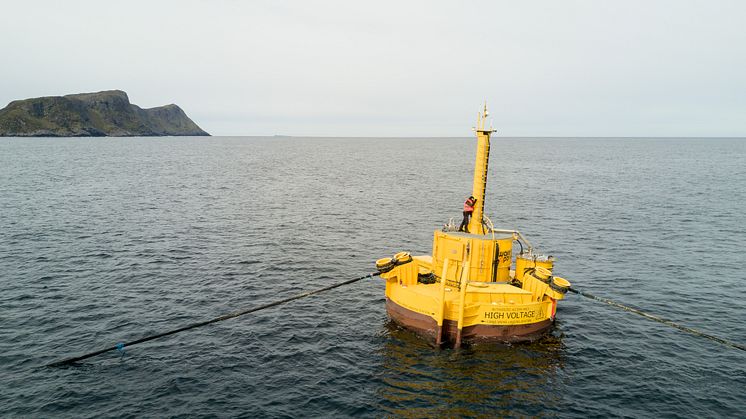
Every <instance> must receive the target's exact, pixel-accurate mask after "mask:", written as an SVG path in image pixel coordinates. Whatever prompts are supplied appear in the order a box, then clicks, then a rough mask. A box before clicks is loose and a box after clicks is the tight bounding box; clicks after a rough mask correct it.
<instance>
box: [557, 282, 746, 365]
mask: <svg viewBox="0 0 746 419" xmlns="http://www.w3.org/2000/svg"><path fill="white" fill-rule="evenodd" d="M569 291H570V292H572V293H575V294H578V295H582V296H583V297H585V298H590V299H591V300H596V301H600V302H602V303H606V304H609V305H611V306H614V307H617V308H621V309H622V310H624V311H628V312H630V313H635V314H637V315H640V316H642V317H645V318H647V319H650V320H653V321H656V322H658V323H663V324H665V325H667V326H671V327H673V328H676V329H679V330H681V331H682V332H686V333H689V334H690V335H694V336H700V337H703V338H706V339H710V340H712V341H715V342H718V343H721V344H723V345H725V346H729V347H731V348H734V349H739V350H742V351H744V352H746V346H744V345H741V344H738V343H735V342H731V341H729V340H725V339H722V338H719V337H717V336H713V335H710V334H707V333H704V332H700V331H699V330H696V329H692V328H690V327H686V326H682V325H680V324H678V323H674V322H672V321H671V320H668V319H664V318H662V317H658V316H654V315H652V314H648V313H646V312H644V311H642V310H638V309H636V308H632V307H629V306H625V305H624V304H620V303H617V302H616V301H612V300H609V299H607V298H603V297H597V296H595V295H593V294H591V293H589V292H585V291H580V290H576V289H574V288H570V290H569Z"/></svg>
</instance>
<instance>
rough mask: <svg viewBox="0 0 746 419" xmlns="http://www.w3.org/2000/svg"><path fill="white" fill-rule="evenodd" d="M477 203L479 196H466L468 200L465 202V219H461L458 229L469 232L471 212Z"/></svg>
mask: <svg viewBox="0 0 746 419" xmlns="http://www.w3.org/2000/svg"><path fill="white" fill-rule="evenodd" d="M476 203H477V198H474V197H473V196H470V197H468V198H466V202H464V220H463V221H461V225H460V226H459V228H458V231H465V232H467V233H468V232H469V228H468V226H469V220H471V213H472V212H474V205H476Z"/></svg>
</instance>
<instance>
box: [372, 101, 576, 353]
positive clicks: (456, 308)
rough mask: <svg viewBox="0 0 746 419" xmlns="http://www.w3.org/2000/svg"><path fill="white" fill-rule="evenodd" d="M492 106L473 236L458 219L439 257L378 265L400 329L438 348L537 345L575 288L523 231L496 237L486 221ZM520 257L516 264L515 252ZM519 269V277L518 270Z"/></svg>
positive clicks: (446, 232)
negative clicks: (515, 249) (515, 248)
mask: <svg viewBox="0 0 746 419" xmlns="http://www.w3.org/2000/svg"><path fill="white" fill-rule="evenodd" d="M488 116H489V113H488V111H487V105H485V106H484V110H483V111H482V112H480V113H478V115H477V126H476V127H475V128H474V131H475V132H476V137H477V153H476V161H475V165H474V183H473V188H472V196H473V197H475V198H476V203H475V204H474V206H473V208H474V211H473V213H472V216H471V219H470V221H469V223H468V227H467V232H464V231H459V228H458V227H456V225H455V223H454V222H453V219H451V221H449V222H448V224H446V225H445V226H444V227H443V228H442V229H440V230H436V231H435V233H434V238H433V251H432V255H422V256H412V255H411V254H410V253H408V252H400V253H397V254H395V255H394V256H393V257H387V258H382V259H379V260H378V261H376V268H377V269H378V271H379V272H380V273H381V278H383V279H385V280H386V311H387V312H388V314H389V316H390V317H391V319H392V320H393V321H395V322H396V323H398V324H399V325H401V326H403V327H405V328H407V329H411V330H413V331H415V332H417V333H419V334H421V335H424V336H426V337H428V338H430V339H434V340H435V344H436V345H438V346H440V345H441V344H444V343H447V342H451V343H453V345H454V347H460V346H461V344H462V342H466V343H474V342H479V341H498V342H520V341H531V340H535V339H537V338H539V337H541V336H542V335H544V334H545V333H546V332H547V331H548V330H549V329H550V328H551V326H552V325H553V323H554V320H555V315H556V312H557V302H558V301H559V300H562V299H563V298H564V296H565V293H567V291H568V290H569V288H570V282H569V281H567V280H566V279H564V278H561V277H559V276H555V275H553V273H552V270H553V267H554V258H553V257H551V256H545V255H543V254H540V253H538V252H537V250H536V248H534V247H533V246H532V245H531V243H530V242H529V241H528V240H527V239H526V238H525V237H524V236H523V234H521V233H520V232H519V231H518V230H510V229H508V230H506V229H495V228H494V226H493V224H492V222H491V221H490V219H489V218H488V217H487V216H485V215H484V202H485V191H486V186H487V167H488V163H489V154H490V135H491V134H492V133H493V132H495V131H494V130H493V129H492V128H491V127H490V128H489V129H487V128H485V123H486V119H487V117H488ZM514 243H517V244H518V245H519V246H520V250H519V251H518V252H516V256H515V258H513V244H514ZM511 268H512V269H511Z"/></svg>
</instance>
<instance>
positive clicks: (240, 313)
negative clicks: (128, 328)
mask: <svg viewBox="0 0 746 419" xmlns="http://www.w3.org/2000/svg"><path fill="white" fill-rule="evenodd" d="M378 275H380V273H379V272H373V273H370V274H368V275H365V276H361V277H359V278H355V279H350V280H347V281H344V282H340V283H338V284H334V285H330V286H328V287H324V288H319V289H317V290H313V291H308V292H304V293H302V294H298V295H295V296H292V297H289V298H285V299H283V300H278V301H274V302H271V303H267V304H264V305H261V306H257V307H253V308H249V309H246V310H241V311H234V312H233V313H228V314H225V315H223V316H220V317H216V318H214V319H210V320H205V321H202V322H199V323H192V324H189V325H186V326H184V327H180V328H178V329H174V330H169V331H168V332H163V333H159V334H157V335H151V336H146V337H144V338H140V339H137V340H133V341H131V342H119V343H117V344H116V345H114V346H112V347H109V348H104V349H99V350H98V351H94V352H90V353H87V354H84V355H80V356H75V357H72V358H67V359H63V360H60V361H56V362H52V363H51V364H47V365H46V366H47V367H59V366H62V365H68V364H72V363H73V362H77V361H82V360H84V359H87V358H91V357H94V356H96V355H101V354H102V353H104V352H109V351H114V350H116V351H119V352H121V353H122V354H124V348H127V347H129V346H133V345H137V344H138V343H143V342H147V341H149V340H153V339H158V338H162V337H164V336H168V335H174V334H176V333H179V332H183V331H185V330H190V329H196V328H198V327H202V326H206V325H208V324H212V323H217V322H222V321H223V320H228V319H232V318H234V317H239V316H243V315H244V314H249V313H254V312H257V311H260V310H264V309H267V308H270V307H275V306H279V305H281V304H285V303H289V302H290V301H294V300H299V299H301V298H305V297H310V296H312V295H314V294H319V293H322V292H325V291H329V290H333V289H334V288H339V287H341V286H344V285H349V284H352V283H354V282H357V281H360V280H363V279H366V278H373V277H374V276H378Z"/></svg>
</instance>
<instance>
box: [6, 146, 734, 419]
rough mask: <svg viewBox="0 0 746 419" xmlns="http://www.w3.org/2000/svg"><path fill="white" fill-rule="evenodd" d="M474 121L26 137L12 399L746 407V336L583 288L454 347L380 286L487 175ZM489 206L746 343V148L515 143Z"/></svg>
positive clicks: (325, 407) (190, 404)
mask: <svg viewBox="0 0 746 419" xmlns="http://www.w3.org/2000/svg"><path fill="white" fill-rule="evenodd" d="M474 143H475V141H474V140H473V139H471V138H248V137H247V138H241V137H211V138H80V139H69V138H68V139H41V138H28V139H14V138H4V139H0V285H2V288H1V289H0V368H1V369H0V375H2V379H0V416H6V417H60V416H61V417H107V416H116V417H153V416H246V417H250V416H260V417H283V416H287V417H309V416H311V417H320V416H322V417H323V416H326V417H340V416H351V415H357V416H370V417H381V416H403V417H454V416H468V417H492V416H535V415H541V416H544V415H546V416H579V417H586V416H603V417H606V416H636V417H640V416H664V417H713V416H725V417H735V416H741V415H743V412H744V410H746V396H744V391H743V390H744V388H746V353H744V352H742V351H739V350H736V349H733V348H729V347H725V346H723V345H720V344H718V343H716V342H713V341H710V340H706V339H703V338H701V337H695V336H691V335H687V334H684V333H682V332H681V331H679V330H675V329H672V328H670V327H667V326H665V325H662V324H659V323H655V322H651V321H649V320H646V319H645V318H642V317H639V316H636V315H634V314H631V313H628V312H623V311H620V310H618V309H616V308H614V307H611V306H607V305H604V304H602V303H599V302H596V301H592V300H589V299H584V298H583V297H581V296H578V295H574V294H568V296H567V298H566V300H565V301H562V302H560V304H559V310H558V314H557V322H556V326H555V328H554V329H553V331H552V332H551V334H549V335H548V336H547V337H546V338H544V339H542V340H541V341H539V342H536V343H532V344H517V345H512V346H508V345H482V346H472V347H468V348H465V349H461V350H452V349H442V350H438V349H435V348H433V347H432V346H431V345H430V344H428V342H426V341H423V340H421V339H419V338H417V337H416V336H415V335H413V334H412V333H410V332H409V331H406V330H402V329H400V328H398V327H396V326H395V325H393V324H392V323H391V322H390V321H389V320H388V319H387V316H386V313H385V309H384V296H383V288H384V284H383V282H382V281H381V280H380V279H377V278H374V279H368V280H365V281H361V282H357V283H355V284H352V285H349V286H346V287H342V288H337V289H334V290H332V291H329V292H327V293H323V294H318V295H314V296H312V297H309V298H305V299H302V300H297V301H293V302H291V303H288V304H285V305H282V306H278V307H273V308H270V309H266V310H263V311H260V312H257V313H255V314H251V315H248V316H244V317H239V318H235V319H231V320H227V321H223V322H220V323H216V324H212V325H209V326H205V327H202V328H198V329H194V330H190V331H187V332H183V333H180V334H176V335H172V336H169V337H165V338H162V339H159V340H155V341H151V342H148V343H144V344H141V345H137V346H132V347H129V348H125V353H124V355H122V354H121V353H118V352H116V351H111V352H110V353H105V354H103V355H100V356H98V357H95V358H91V359H89V360H86V361H84V362H82V363H80V364H78V365H75V366H71V367H61V368H44V367H43V366H44V365H45V364H47V363H49V362H52V361H55V360H59V359H62V358H66V357H69V356H72V355H78V354H82V353H85V352H89V351H93V350H96V349H100V348H106V347H111V346H114V345H115V344H116V343H117V342H125V341H131V340H134V339H137V338H140V337H143V336H147V335H151V334H156V333H160V332H163V331H167V330H170V329H174V328H178V327H181V326H183V325H186V324H189V323H192V322H196V321H201V320H206V319H210V318H213V317H217V316H220V315H222V314H226V313H228V312H232V311H234V310H239V309H244V308H250V307H253V306H257V305H260V304H263V303H268V302H271V301H274V300H278V299H282V298H285V297H288V296H292V295H295V294H298V293H300V292H303V291H306V290H312V289H316V288H321V287H324V286H328V285H331V284H334V283H338V282H342V281H344V280H347V279H351V278H355V277H358V276H361V275H364V274H366V273H368V272H371V271H373V270H374V261H375V260H376V259H378V258H381V257H386V256H391V255H392V254H393V253H396V252H399V251H410V252H412V253H413V254H428V253H430V251H431V245H432V234H433V230H435V229H438V228H440V227H441V226H442V225H443V224H444V223H446V222H447V221H448V220H449V218H451V217H455V218H456V219H457V220H458V218H460V214H461V204H462V202H463V199H464V197H466V196H468V195H469V194H470V193H471V180H472V170H473V164H474V162H473V160H474V148H475V144H474ZM491 153H492V154H491V157H490V172H489V180H488V188H487V201H486V212H487V214H488V215H489V216H490V218H491V219H492V220H493V222H494V223H495V226H496V227H497V228H510V229H513V228H517V229H519V230H520V231H522V232H523V233H524V234H525V235H526V236H527V237H528V238H529V240H530V241H531V242H532V243H533V244H534V245H535V246H536V247H538V249H539V251H541V252H542V253H544V254H547V255H553V256H554V257H555V258H556V265H555V273H556V274H558V275H561V276H562V277H565V278H567V279H568V280H570V281H571V282H572V284H573V286H574V287H575V288H577V289H580V290H585V291H588V292H592V293H594V294H596V295H599V296H603V297H607V298H611V299H613V300H615V301H618V302H620V303H622V304H626V305H629V306H632V307H635V308H638V309H641V310H644V311H646V312H649V313H651V314H654V315H657V316H662V317H665V318H669V319H672V320H674V321H676V322H678V323H681V324H683V325H686V326H689V327H693V328H697V329H700V330H702V331H704V332H706V333H710V334H713V335H717V336H719V337H722V338H726V339H729V340H732V341H734V342H737V343H740V344H742V345H743V344H746V324H745V321H746V298H745V296H746V274H744V272H746V267H745V266H744V265H746V256H744V248H746V210H744V208H745V207H746V140H744V139H718V138H698V139H652V138H639V139H627V138H621V139H610V138H582V139H575V138H500V137H494V138H493V145H492V152H491Z"/></svg>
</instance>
